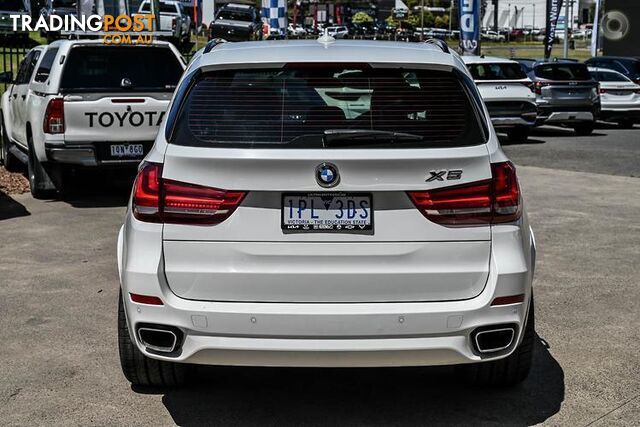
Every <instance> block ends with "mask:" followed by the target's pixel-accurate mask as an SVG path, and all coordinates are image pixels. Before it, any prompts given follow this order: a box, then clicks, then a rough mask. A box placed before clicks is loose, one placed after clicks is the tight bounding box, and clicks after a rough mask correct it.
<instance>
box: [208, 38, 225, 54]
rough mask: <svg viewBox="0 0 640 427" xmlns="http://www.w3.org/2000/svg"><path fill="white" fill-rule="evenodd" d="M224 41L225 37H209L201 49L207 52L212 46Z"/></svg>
mask: <svg viewBox="0 0 640 427" xmlns="http://www.w3.org/2000/svg"><path fill="white" fill-rule="evenodd" d="M226 42H227V41H226V40H225V39H211V40H209V41H208V42H207V44H206V45H205V46H204V50H203V51H202V53H209V52H211V51H212V50H213V48H214V47H216V46H218V45H219V44H222V43H226Z"/></svg>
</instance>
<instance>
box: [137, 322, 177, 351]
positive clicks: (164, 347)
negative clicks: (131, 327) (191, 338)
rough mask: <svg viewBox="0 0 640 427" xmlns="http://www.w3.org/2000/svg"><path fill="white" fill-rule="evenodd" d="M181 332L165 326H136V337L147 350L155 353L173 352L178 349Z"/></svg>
mask: <svg viewBox="0 0 640 427" xmlns="http://www.w3.org/2000/svg"><path fill="white" fill-rule="evenodd" d="M181 338H182V333H180V332H179V331H178V330H176V329H174V328H170V327H165V326H159V325H158V326H156V325H144V326H139V327H138V339H139V340H140V342H141V343H142V345H144V346H145V347H146V348H147V350H151V351H153V352H157V353H173V352H174V351H176V350H177V349H178V346H179V344H180V340H181Z"/></svg>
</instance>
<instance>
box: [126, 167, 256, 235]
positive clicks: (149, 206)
mask: <svg viewBox="0 0 640 427" xmlns="http://www.w3.org/2000/svg"><path fill="white" fill-rule="evenodd" d="M246 194H247V193H245V192H243V191H227V190H221V189H218V188H212V187H205V186H202V185H196V184H188V183H186V182H180V181H173V180H169V179H163V178H162V165H161V164H159V163H150V162H145V163H143V165H142V166H141V168H140V171H139V172H138V176H137V177H136V181H135V184H134V185H133V203H132V208H133V216H134V217H136V218H137V219H138V220H140V221H144V222H158V223H167V224H202V225H214V224H219V223H221V222H222V221H224V220H225V219H227V218H229V217H230V216H231V214H232V213H233V212H234V211H235V210H236V208H237V207H238V206H239V205H240V203H241V202H242V200H243V199H244V197H245V195H246Z"/></svg>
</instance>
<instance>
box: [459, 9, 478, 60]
mask: <svg viewBox="0 0 640 427" xmlns="http://www.w3.org/2000/svg"><path fill="white" fill-rule="evenodd" d="M458 11H459V12H458V18H459V22H460V51H461V52H462V54H463V55H480V0H459V7H458Z"/></svg>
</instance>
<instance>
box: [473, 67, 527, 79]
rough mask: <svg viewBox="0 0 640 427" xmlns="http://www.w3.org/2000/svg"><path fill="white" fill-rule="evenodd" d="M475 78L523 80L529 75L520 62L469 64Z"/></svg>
mask: <svg viewBox="0 0 640 427" xmlns="http://www.w3.org/2000/svg"><path fill="white" fill-rule="evenodd" d="M467 67H468V68H469V72H471V75H472V76H473V79H474V80H522V79H525V78H527V75H526V74H525V73H524V71H522V67H520V64H509V63H505V64H469V65H468V66H467Z"/></svg>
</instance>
